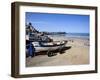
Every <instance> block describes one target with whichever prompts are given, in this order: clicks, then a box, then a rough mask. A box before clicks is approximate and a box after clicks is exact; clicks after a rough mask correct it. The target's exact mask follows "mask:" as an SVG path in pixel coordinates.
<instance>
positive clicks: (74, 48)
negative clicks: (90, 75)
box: [26, 37, 89, 67]
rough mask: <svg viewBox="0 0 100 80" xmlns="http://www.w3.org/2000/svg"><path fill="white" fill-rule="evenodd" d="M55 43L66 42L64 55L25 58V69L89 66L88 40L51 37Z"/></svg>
mask: <svg viewBox="0 0 100 80" xmlns="http://www.w3.org/2000/svg"><path fill="white" fill-rule="evenodd" d="M52 38H53V39H54V40H55V41H57V40H58V41H59V40H68V43H67V44H66V46H67V47H69V46H71V48H70V49H68V50H66V51H65V53H63V54H59V53H57V55H56V56H52V57H48V56H47V55H38V56H35V57H33V58H31V57H28V58H26V66H27V67H36V66H61V65H80V64H81V65H82V64H89V40H88V39H81V38H78V39H76V38H64V37H52Z"/></svg>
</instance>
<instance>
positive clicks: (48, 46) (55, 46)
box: [27, 41, 67, 57]
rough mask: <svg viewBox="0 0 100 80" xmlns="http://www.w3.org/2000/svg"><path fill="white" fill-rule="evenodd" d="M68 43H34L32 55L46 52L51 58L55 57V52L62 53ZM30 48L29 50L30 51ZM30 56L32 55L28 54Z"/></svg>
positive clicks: (32, 44)
mask: <svg viewBox="0 0 100 80" xmlns="http://www.w3.org/2000/svg"><path fill="white" fill-rule="evenodd" d="M66 43H67V41H53V42H36V41H35V42H32V43H31V46H32V48H31V49H33V50H32V51H33V52H32V53H33V54H31V55H32V56H35V54H36V53H41V52H46V54H47V55H48V56H49V57H50V56H53V55H55V53H54V51H57V50H58V51H59V52H60V51H61V50H62V49H63V48H64V47H65V45H66ZM28 49H29V48H27V51H28ZM28 54H30V53H29V52H28Z"/></svg>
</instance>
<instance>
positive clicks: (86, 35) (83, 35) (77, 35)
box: [50, 33, 90, 39]
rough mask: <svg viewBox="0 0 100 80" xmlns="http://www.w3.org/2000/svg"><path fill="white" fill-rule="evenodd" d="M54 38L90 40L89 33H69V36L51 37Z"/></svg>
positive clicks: (58, 35)
mask: <svg viewBox="0 0 100 80" xmlns="http://www.w3.org/2000/svg"><path fill="white" fill-rule="evenodd" d="M50 36H52V37H66V38H81V39H89V36H90V34H89V33H67V34H55V35H54V34H53V35H50Z"/></svg>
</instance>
